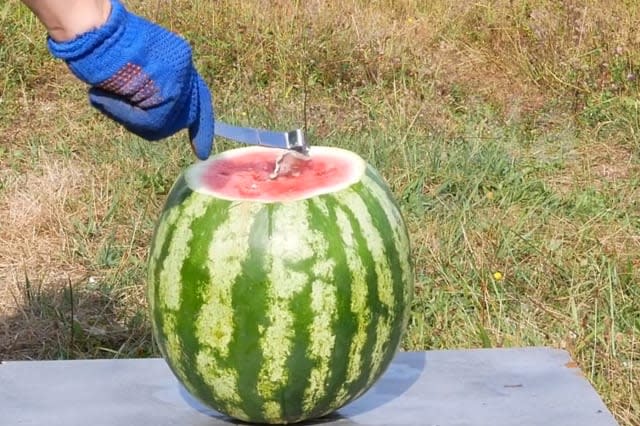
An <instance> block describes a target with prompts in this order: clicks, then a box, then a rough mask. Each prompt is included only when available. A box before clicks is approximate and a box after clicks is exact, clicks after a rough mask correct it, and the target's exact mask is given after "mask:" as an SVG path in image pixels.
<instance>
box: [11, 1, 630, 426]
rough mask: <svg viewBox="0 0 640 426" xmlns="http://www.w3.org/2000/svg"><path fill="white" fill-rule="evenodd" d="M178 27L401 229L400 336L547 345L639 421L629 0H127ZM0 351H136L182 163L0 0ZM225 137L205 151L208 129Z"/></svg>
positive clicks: (227, 83)
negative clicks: (396, 208) (357, 163)
mask: <svg viewBox="0 0 640 426" xmlns="http://www.w3.org/2000/svg"><path fill="white" fill-rule="evenodd" d="M128 4H129V5H130V6H131V8H133V9H134V10H136V11H138V12H139V13H141V14H144V15H146V16H148V17H151V18H153V19H155V20H157V21H158V22H160V23H161V24H163V25H165V26H167V27H169V28H172V29H174V30H176V31H179V32H181V33H182V34H183V35H185V36H186V37H187V38H188V39H189V40H190V41H191V43H192V45H193V47H194V52H195V60H196V63H197V65H198V68H199V69H200V71H201V72H202V74H203V76H204V78H205V79H206V80H207V81H208V82H209V83H210V84H211V87H212V91H213V94H214V96H215V102H216V109H217V115H218V117H219V118H221V119H225V120H227V121H231V122H236V123H244V124H251V125H254V126H270V127H278V128H288V127H293V126H299V125H300V124H301V123H302V121H303V119H304V116H305V114H304V111H303V108H304V97H305V92H306V97H307V114H306V115H307V117H308V123H307V124H308V130H309V133H310V135H311V137H312V140H313V141H314V142H317V143H321V144H327V145H336V146H342V147H346V148H349V149H351V150H354V151H356V152H358V153H360V154H361V155H362V156H363V157H365V158H366V159H367V160H368V161H370V162H371V163H372V164H374V165H375V166H376V167H377V168H378V169H379V170H380V171H381V172H382V174H383V175H384V176H385V177H386V179H387V180H388V182H389V184H390V185H391V187H392V189H393V191H394V193H395V194H396V196H397V198H398V200H399V202H400V204H401V206H402V209H403V211H404V213H405V216H406V218H407V222H408V225H409V227H410V230H411V235H412V242H413V249H414V259H415V265H416V276H417V297H416V300H415V304H414V307H413V315H412V318H411V322H410V326H409V330H408V332H407V335H406V338H405V341H404V347H405V348H406V349H443V348H471V347H507V346H528V345H544V346H551V347H559V348H564V349H566V350H568V351H569V352H570V354H571V355H572V357H573V358H574V359H575V360H576V362H577V363H578V364H579V365H580V367H581V369H582V371H583V372H584V373H585V375H586V376H587V378H588V379H589V380H590V381H591V383H593V385H594V386H595V388H596V389H597V390H598V392H599V393H600V395H601V396H602V397H603V398H604V400H605V402H606V403H607V405H608V406H609V407H610V409H611V410H612V411H613V413H614V415H615V416H616V418H617V420H618V421H619V422H620V423H621V424H625V425H632V424H640V417H639V414H638V413H640V387H639V386H638V383H639V382H640V369H639V365H640V364H639V363H640V319H639V318H640V314H639V311H640V287H638V285H637V283H638V282H640V273H639V272H638V271H639V269H640V268H639V266H640V260H639V259H640V234H639V233H638V232H639V231H638V230H639V229H640V209H639V205H638V203H639V201H638V200H639V199H640V173H639V172H640V167H639V161H638V160H639V154H640V97H639V96H638V94H639V90H638V89H639V86H638V84H639V83H638V82H639V81H640V39H638V37H637V28H638V25H639V24H640V6H638V5H637V4H636V2H631V1H614V2H611V1H604V0H595V1H589V2H587V1H580V0H563V1H560V2H548V1H546V0H533V1H529V2H518V1H516V2H506V1H494V2H474V3H468V2H458V3H455V4H452V3H450V2H445V1H433V2H420V1H415V0H402V1H390V0H386V1H385V0H383V1H378V2H365V1H356V0H350V1H347V2H341V3H340V6H337V5H334V4H333V3H330V2H308V3H303V2H286V1H275V2H269V6H268V7H265V3H264V2H261V1H257V0H256V1H248V2H241V3H237V2H230V1H225V0H221V1H216V2H203V1H196V0H190V1H189V0H175V1H172V2H155V1H154V2H151V1H143V0H138V1H133V0H132V1H129V2H128ZM0 25H1V26H2V28H3V32H2V34H1V35H0V63H2V64H3V65H2V68H1V69H0V223H2V228H1V229H0V242H1V244H0V282H1V283H3V284H1V286H0V318H1V319H2V321H0V354H1V355H0V358H3V359H51V358H54V359H55V358H86V357H131V356H148V355H154V354H156V352H155V350H154V348H153V345H152V342H151V337H150V335H149V324H148V318H147V315H146V310H145V306H146V302H145V300H144V282H145V272H144V266H145V260H146V254H147V249H148V242H149V240H150V236H151V232H152V228H153V223H154V220H155V218H156V217H157V214H158V212H159V209H160V208H161V206H162V203H163V201H164V197H165V196H166V193H167V190H168V188H169V187H170V185H171V184H172V182H173V180H174V179H175V176H176V175H177V174H178V172H179V171H180V170H181V169H182V168H183V167H185V166H186V165H187V164H189V163H191V162H192V161H193V157H192V155H191V153H190V152H189V148H188V144H187V142H186V135H185V134H184V133H181V134H179V135H177V136H175V137H173V138H170V139H169V140H166V141H163V142H161V143H153V144H151V143H147V142H145V141H142V140H139V139H137V138H135V137H134V136H132V135H130V134H127V133H126V132H124V131H123V130H122V129H121V128H120V127H118V126H116V125H114V124H113V123H111V122H108V121H107V120H105V119H104V118H103V117H101V116H99V115H98V114H97V113H96V112H95V111H93V110H91V109H90V108H89V107H88V106H87V101H86V98H85V96H86V95H85V90H84V88H83V87H82V86H81V85H80V84H79V83H78V82H77V81H76V80H74V78H73V77H71V76H70V75H69V73H68V72H67V71H66V69H65V68H64V66H62V65H61V64H60V63H58V62H56V61H54V60H52V59H51V58H50V57H49V55H48V53H47V51H46V47H45V46H44V34H43V31H42V28H41V27H40V26H39V24H38V23H37V22H36V21H35V20H34V19H33V17H32V16H31V15H30V14H29V13H28V12H27V11H26V10H25V9H24V8H23V7H21V6H20V4H19V2H18V1H17V0H8V1H7V2H5V3H3V5H2V6H0ZM229 147H230V145H229V144H226V143H222V144H219V145H218V146H217V147H216V149H217V150H223V149H226V148H229Z"/></svg>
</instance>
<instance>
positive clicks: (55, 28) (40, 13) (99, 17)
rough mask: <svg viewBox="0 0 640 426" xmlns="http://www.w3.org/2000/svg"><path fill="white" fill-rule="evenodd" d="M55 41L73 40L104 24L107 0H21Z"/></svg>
mask: <svg viewBox="0 0 640 426" xmlns="http://www.w3.org/2000/svg"><path fill="white" fill-rule="evenodd" d="M22 2H23V3H24V4H25V5H27V7H29V9H31V10H32V11H33V13H34V14H35V15H36V16H37V17H38V19H39V20H40V21H41V22H42V23H43V24H44V26H45V28H46V29H47V32H48V33H49V35H50V36H51V38H53V39H54V40H56V41H65V40H70V39H72V38H74V37H75V36H77V35H79V34H82V33H84V32H86V31H89V30H92V29H94V28H97V27H99V26H100V25H102V24H104V23H105V22H106V21H107V19H108V18H109V13H110V12H111V2H110V1H109V0H22Z"/></svg>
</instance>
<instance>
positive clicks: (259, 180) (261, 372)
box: [147, 147, 414, 423]
mask: <svg viewBox="0 0 640 426" xmlns="http://www.w3.org/2000/svg"><path fill="white" fill-rule="evenodd" d="M279 155H281V151H280V150H276V149H272V148H262V147H244V148H238V149H233V150H228V151H225V152H223V153H221V154H219V155H216V156H212V157H211V158H209V159H208V160H206V161H202V162H198V163H195V164H193V165H191V166H189V167H188V168H187V169H186V170H185V171H184V172H183V173H182V174H181V175H180V177H179V178H178V179H177V181H176V183H175V184H174V185H173V187H172V189H171V191H170V193H169V195H168V198H167V201H166V204H165V206H164V209H163V211H162V212H161V214H160V217H159V219H158V223H157V225H156V229H155V232H154V236H153V240H152V245H151V253H150V257H149V264H148V291H147V297H148V300H149V306H150V310H151V320H152V326H153V333H154V337H155V340H156V342H157V345H158V347H159V350H160V352H161V354H162V356H163V357H164V358H165V359H166V361H167V364H168V365H169V367H170V369H171V370H172V372H173V373H174V374H175V376H176V377H177V379H178V380H179V382H180V383H181V384H182V385H183V386H184V388H185V389H186V390H187V391H188V392H189V393H190V394H191V395H192V396H194V397H195V398H196V399H198V400H199V401H201V402H202V403H204V404H206V405H207V406H209V407H211V408H213V409H215V410H217V411H219V412H221V413H223V414H225V415H228V416H231V417H233V418H236V419H239V420H243V421H248V422H255V423H294V422H299V421H302V420H306V419H312V418H317V417H321V416H324V415H327V414H329V413H332V412H333V411H335V410H337V409H338V408H340V407H342V406H344V405H345V404H347V403H349V402H350V401H353V400H354V399H355V398H358V397H359V396H361V395H362V394H363V393H364V392H366V391H367V390H368V389H369V388H370V387H371V386H372V385H373V384H374V383H375V382H376V380H378V378H379V377H380V376H381V374H382V373H383V372H384V371H385V369H386V368H387V367H388V365H389V364H390V362H391V360H392V358H393V356H394V354H395V353H396V351H397V350H398V348H399V345H400V341H401V339H402V335H403V332H404V329H405V326H406V323H407V320H408V313H409V309H410V303H411V299H412V296H413V282H414V278H413V268H412V262H411V259H410V242H409V236H408V233H407V229H406V226H405V223H404V220H403V217H402V215H401V212H400V210H399V208H398V206H397V204H396V202H395V200H394V198H393V196H392V193H391V192H390V190H389V188H388V187H387V185H386V184H385V182H384V181H383V179H382V178H381V176H380V174H379V173H378V172H377V171H376V170H375V169H374V168H373V167H372V166H371V165H369V164H367V163H366V162H365V161H364V160H363V159H362V158H361V157H360V156H358V155H357V154H355V153H353V152H351V151H347V150H343V149H338V148H330V147H312V148H311V149H310V151H309V159H308V160H307V161H294V162H292V163H291V164H289V165H288V166H287V170H281V172H282V173H280V174H278V175H276V176H274V175H273V171H274V165H275V163H276V161H277V160H278V156H279Z"/></svg>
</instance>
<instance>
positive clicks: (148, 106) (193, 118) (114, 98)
mask: <svg viewBox="0 0 640 426" xmlns="http://www.w3.org/2000/svg"><path fill="white" fill-rule="evenodd" d="M47 43H48V46H49V50H50V52H51V54H52V55H53V56H55V57H57V58H60V59H63V60H65V61H66V63H67V65H68V66H69V68H70V69H71V71H72V72H73V73H74V74H75V75H76V76H77V77H78V78H79V79H80V80H82V81H84V82H85V83H87V84H89V85H90V86H91V88H90V89H89V99H90V101H91V104H92V105H93V106H94V107H96V108H97V109H98V110H100V111H101V112H103V113H104V114H105V115H107V116H108V117H110V118H112V119H113V120H115V121H117V122H119V123H121V124H122V125H123V126H124V127H125V128H126V129H128V130H129V131H131V132H133V133H135V134H137V135H138V136H141V137H143V138H145V139H147V140H158V139H162V138H165V137H168V136H171V135H173V134H174V133H176V132H178V131H179V130H181V129H184V128H188V129H189V138H190V140H191V147H192V148H193V151H194V153H195V154H196V156H197V157H198V158H199V159H206V158H207V157H208V156H209V154H210V153H211V145H212V143H213V130H214V112H213V106H212V101H211V94H210V93H209V89H208V88H207V85H206V83H205V82H204V81H203V80H202V78H201V77H200V75H198V73H197V71H196V70H195V68H194V65H193V62H192V56H191V48H190V47H189V44H188V43H187V42H186V41H185V40H184V39H182V38H181V37H179V36H177V35H176V34H173V33H171V32H169V31H167V30H165V29H164V28H162V27H160V26H158V25H156V24H153V23H151V22H149V21H147V20H145V19H143V18H141V17H139V16H137V15H134V14H132V13H129V12H128V11H127V10H126V9H125V8H124V6H123V5H122V4H121V3H120V2H119V1H117V0H112V10H111V15H110V16H109V19H108V20H107V22H106V23H105V24H104V25H102V26H101V27H100V28H97V29H95V30H92V31H88V32H86V33H83V34H81V35H79V36H78V37H76V38H74V39H72V40H70V41H66V42H56V41H54V40H52V39H51V38H49V40H48V42H47Z"/></svg>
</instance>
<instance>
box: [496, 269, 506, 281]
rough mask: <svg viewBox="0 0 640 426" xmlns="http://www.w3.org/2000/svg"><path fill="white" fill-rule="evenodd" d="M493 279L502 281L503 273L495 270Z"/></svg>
mask: <svg viewBox="0 0 640 426" xmlns="http://www.w3.org/2000/svg"><path fill="white" fill-rule="evenodd" d="M493 279H494V280H496V281H502V280H503V279H504V275H502V272H500V271H495V272H494V273H493Z"/></svg>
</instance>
